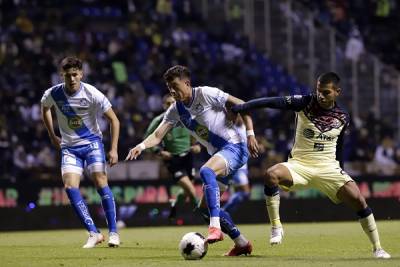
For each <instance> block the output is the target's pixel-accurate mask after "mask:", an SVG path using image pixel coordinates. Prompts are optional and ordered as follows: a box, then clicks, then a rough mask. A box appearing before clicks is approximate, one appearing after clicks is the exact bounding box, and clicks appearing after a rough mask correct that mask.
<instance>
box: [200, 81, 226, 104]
mask: <svg viewBox="0 0 400 267" xmlns="http://www.w3.org/2000/svg"><path fill="white" fill-rule="evenodd" d="M201 90H202V94H203V97H204V100H205V101H206V102H207V103H209V104H210V105H211V106H213V107H217V108H224V107H225V103H226V101H227V100H228V97H229V94H228V93H225V92H224V91H222V90H220V89H218V88H215V87H208V86H205V87H202V88H201Z"/></svg>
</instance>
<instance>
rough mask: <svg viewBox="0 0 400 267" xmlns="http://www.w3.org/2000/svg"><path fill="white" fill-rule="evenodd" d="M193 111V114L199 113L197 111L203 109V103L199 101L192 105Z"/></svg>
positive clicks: (199, 111)
mask: <svg viewBox="0 0 400 267" xmlns="http://www.w3.org/2000/svg"><path fill="white" fill-rule="evenodd" d="M193 110H194V112H195V114H199V113H201V112H202V111H203V110H204V107H203V105H202V104H201V103H197V104H196V105H195V106H194V109H193Z"/></svg>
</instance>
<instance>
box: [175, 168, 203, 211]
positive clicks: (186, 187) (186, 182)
mask: <svg viewBox="0 0 400 267" xmlns="http://www.w3.org/2000/svg"><path fill="white" fill-rule="evenodd" d="M177 184H178V185H179V186H180V187H181V190H179V192H178V194H177V195H176V198H175V200H174V201H171V211H170V215H169V218H175V217H176V205H177V204H179V203H183V202H185V200H186V199H187V198H189V199H190V203H191V204H192V207H193V209H195V208H196V207H197V205H198V200H197V197H196V189H195V188H194V185H193V182H192V181H191V180H190V178H189V176H187V175H185V176H183V177H181V178H180V179H179V180H178V182H177Z"/></svg>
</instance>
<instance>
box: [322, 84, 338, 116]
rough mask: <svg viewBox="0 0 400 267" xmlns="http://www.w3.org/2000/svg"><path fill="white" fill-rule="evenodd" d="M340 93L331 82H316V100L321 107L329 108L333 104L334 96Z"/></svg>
mask: <svg viewBox="0 0 400 267" xmlns="http://www.w3.org/2000/svg"><path fill="white" fill-rule="evenodd" d="M339 93H340V88H337V87H336V86H335V85H334V84H333V83H328V84H321V83H320V82H317V100H318V103H319V105H320V106H321V107H323V108H326V109H330V108H333V107H334V106H335V101H336V97H337V96H338V95H339Z"/></svg>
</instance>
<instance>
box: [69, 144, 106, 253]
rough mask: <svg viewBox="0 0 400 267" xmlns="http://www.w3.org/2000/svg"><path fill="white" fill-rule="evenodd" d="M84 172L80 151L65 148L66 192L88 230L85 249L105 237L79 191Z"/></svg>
mask: <svg viewBox="0 0 400 267" xmlns="http://www.w3.org/2000/svg"><path fill="white" fill-rule="evenodd" d="M82 172H83V160H82V159H81V158H80V157H79V151H76V150H74V149H72V148H70V149H69V148H63V149H62V151H61V173H62V179H63V183H64V188H65V192H66V193H67V196H68V199H69V201H70V203H71V206H72V207H73V209H74V211H75V213H76V215H77V216H78V217H79V219H80V221H81V222H82V224H83V225H84V226H85V228H86V230H87V231H88V232H89V238H88V240H87V242H86V244H85V245H84V246H83V248H93V247H94V246H95V245H96V244H99V243H101V242H102V241H103V240H104V237H103V235H102V234H101V233H100V232H99V230H98V229H97V227H96V225H95V223H94V221H93V219H92V217H91V216H90V213H89V210H88V207H87V205H86V202H85V200H84V199H83V197H82V195H81V192H80V191H79V182H80V177H81V175H82Z"/></svg>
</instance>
